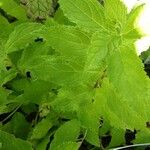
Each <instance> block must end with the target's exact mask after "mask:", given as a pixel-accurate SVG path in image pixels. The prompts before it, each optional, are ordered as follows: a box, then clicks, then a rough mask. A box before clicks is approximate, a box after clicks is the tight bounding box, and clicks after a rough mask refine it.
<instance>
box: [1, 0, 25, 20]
mask: <svg viewBox="0 0 150 150" xmlns="http://www.w3.org/2000/svg"><path fill="white" fill-rule="evenodd" d="M0 4H1V5H0V8H2V9H4V10H5V11H6V12H7V13H8V14H9V15H12V16H13V17H16V18H17V19H19V20H21V21H26V20H27V17H26V12H25V10H24V8H23V7H21V6H20V5H18V4H17V3H16V2H15V1H14V0H0Z"/></svg>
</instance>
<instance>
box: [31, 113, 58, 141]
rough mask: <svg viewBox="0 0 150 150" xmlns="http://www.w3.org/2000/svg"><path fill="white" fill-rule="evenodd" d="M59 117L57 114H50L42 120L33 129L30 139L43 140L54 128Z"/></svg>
mask: <svg viewBox="0 0 150 150" xmlns="http://www.w3.org/2000/svg"><path fill="white" fill-rule="evenodd" d="M56 120H57V117H56V115H55V114H53V113H50V114H48V116H47V117H46V118H44V119H42V120H41V121H40V122H39V123H38V124H37V125H36V126H35V127H34V129H33V131H32V135H31V137H30V139H32V140H33V139H41V138H43V137H44V136H45V135H46V134H47V133H48V131H49V130H50V129H51V128H52V127H53V126H54V124H55V122H56Z"/></svg>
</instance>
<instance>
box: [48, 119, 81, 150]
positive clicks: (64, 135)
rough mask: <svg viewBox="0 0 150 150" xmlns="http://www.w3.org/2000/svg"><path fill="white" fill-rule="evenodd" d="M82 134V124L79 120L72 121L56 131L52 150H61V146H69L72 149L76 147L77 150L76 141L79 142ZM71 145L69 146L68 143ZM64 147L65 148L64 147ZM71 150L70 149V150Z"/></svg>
mask: <svg viewBox="0 0 150 150" xmlns="http://www.w3.org/2000/svg"><path fill="white" fill-rule="evenodd" d="M79 133H80V124H79V122H78V121H77V120H71V121H68V122H66V123H65V124H63V125H62V126H60V128H59V129H58V130H57V131H56V133H55V135H54V140H53V141H52V143H51V147H50V150H55V149H58V148H60V146H63V145H64V146H67V147H68V148H71V147H73V146H75V149H76V148H77V144H75V141H76V140H77V138H78V136H79ZM68 142H69V143H70V142H71V143H72V142H73V143H72V144H71V143H70V144H67V143H68ZM64 146H63V147H64ZM68 150H69V149H68Z"/></svg>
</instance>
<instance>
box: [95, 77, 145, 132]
mask: <svg viewBox="0 0 150 150" xmlns="http://www.w3.org/2000/svg"><path fill="white" fill-rule="evenodd" d="M128 88H129V87H128ZM136 105H138V106H137V107H140V104H138V103H137V101H136ZM141 105H142V104H141ZM96 106H97V107H96ZM95 107H96V109H97V111H98V112H99V113H100V114H101V115H103V117H104V118H105V119H106V120H108V121H109V122H110V125H111V126H112V127H115V128H118V129H123V130H125V129H131V130H134V129H137V130H142V131H145V130H146V126H145V123H146V120H147V118H145V116H144V113H139V112H140V111H141V110H137V109H135V107H134V105H130V102H129V101H127V100H126V99H124V98H123V97H122V96H121V95H120V93H119V91H116V89H115V87H114V86H113V85H112V84H111V83H109V82H108V80H106V81H104V83H103V85H102V88H100V89H98V90H97V93H96V96H95ZM144 111H146V110H144ZM144 111H143V112H144Z"/></svg>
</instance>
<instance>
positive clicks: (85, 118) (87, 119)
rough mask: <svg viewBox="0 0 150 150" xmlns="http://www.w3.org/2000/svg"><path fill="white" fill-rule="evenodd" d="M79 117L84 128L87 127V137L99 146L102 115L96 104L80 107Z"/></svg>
mask: <svg viewBox="0 0 150 150" xmlns="http://www.w3.org/2000/svg"><path fill="white" fill-rule="evenodd" d="M78 119H79V120H80V123H81V126H82V128H83V129H85V139H86V140H87V141H88V142H89V143H91V144H92V145H95V146H96V147H99V146H100V141H99V127H100V115H99V113H98V112H97V111H96V109H95V107H94V105H93V104H91V105H85V106H83V107H80V109H79V111H78Z"/></svg>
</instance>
